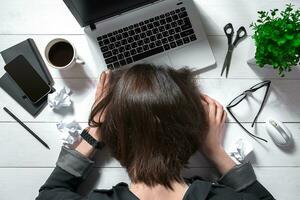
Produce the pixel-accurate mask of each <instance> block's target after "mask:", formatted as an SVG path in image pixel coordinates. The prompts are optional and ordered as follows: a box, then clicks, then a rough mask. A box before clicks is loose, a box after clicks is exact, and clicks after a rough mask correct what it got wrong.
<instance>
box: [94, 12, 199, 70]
mask: <svg viewBox="0 0 300 200" xmlns="http://www.w3.org/2000/svg"><path fill="white" fill-rule="evenodd" d="M195 40H197V37H196V35H195V33H194V30H193V27H192V24H191V22H190V19H189V17H188V13H187V12H186V9H185V8H184V7H182V8H180V9H176V10H173V11H171V12H167V13H165V14H162V15H159V16H156V17H153V18H150V19H147V20H145V21H141V22H139V23H136V24H133V25H130V26H127V27H125V28H122V29H119V30H116V31H113V32H110V33H108V34H105V35H101V36H99V37H98V38H97V41H98V44H99V46H100V49H101V51H102V53H103V56H104V58H105V62H106V64H107V67H108V68H109V69H114V68H118V67H120V66H123V65H126V64H130V63H133V62H136V61H139V60H142V59H144V58H147V57H149V56H152V55H155V54H159V53H162V52H164V51H168V50H170V49H173V48H176V47H179V46H182V45H184V44H188V43H190V42H192V41H195Z"/></svg>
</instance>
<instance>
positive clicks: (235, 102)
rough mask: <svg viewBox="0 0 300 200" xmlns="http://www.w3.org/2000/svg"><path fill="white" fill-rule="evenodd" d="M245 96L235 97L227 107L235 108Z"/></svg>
mask: <svg viewBox="0 0 300 200" xmlns="http://www.w3.org/2000/svg"><path fill="white" fill-rule="evenodd" d="M245 96H246V94H241V95H240V96H238V97H236V98H235V99H233V100H232V102H230V104H229V105H228V106H235V105H237V104H238V103H240V102H241V101H242V100H243V99H244V98H245Z"/></svg>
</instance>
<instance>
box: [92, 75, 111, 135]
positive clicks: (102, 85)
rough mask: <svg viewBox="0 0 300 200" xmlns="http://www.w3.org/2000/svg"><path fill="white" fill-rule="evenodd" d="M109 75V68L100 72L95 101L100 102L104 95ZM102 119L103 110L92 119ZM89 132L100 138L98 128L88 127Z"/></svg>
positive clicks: (101, 120) (102, 120) (103, 115)
mask: <svg viewBox="0 0 300 200" xmlns="http://www.w3.org/2000/svg"><path fill="white" fill-rule="evenodd" d="M110 76H111V71H110V70H106V71H104V72H102V73H101V76H100V79H99V82H98V84H97V89H96V93H95V103H98V102H100V101H101V100H102V99H103V98H104V97H106V95H107V90H108V83H109V79H110ZM104 119H105V110H104V111H101V112H99V113H98V114H97V115H95V117H94V120H95V121H96V122H98V121H99V122H100V123H102V122H104ZM89 133H90V134H91V135H92V136H93V137H94V138H95V139H98V140H101V133H100V130H99V129H98V128H95V127H90V128H89Z"/></svg>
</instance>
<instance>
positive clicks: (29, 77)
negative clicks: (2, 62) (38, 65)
mask: <svg viewBox="0 0 300 200" xmlns="http://www.w3.org/2000/svg"><path fill="white" fill-rule="evenodd" d="M4 69H5V71H6V72H7V73H8V74H9V75H10V76H11V77H12V79H14V81H15V82H16V83H17V84H18V86H19V87H20V88H21V89H22V90H23V92H24V93H25V94H26V96H27V97H28V98H29V99H30V100H31V101H32V102H34V103H36V102H38V101H39V100H40V99H41V98H43V97H44V96H45V95H47V94H48V93H49V92H50V91H51V88H50V86H49V85H48V84H47V83H46V82H45V81H44V80H43V79H42V78H41V77H40V75H39V74H38V73H37V72H36V71H35V69H34V68H33V67H32V66H31V65H30V63H29V62H28V61H27V60H26V58H25V57H24V56H22V55H20V56H18V57H16V58H15V59H14V60H12V61H11V62H10V63H8V64H7V65H6V66H5V67H4Z"/></svg>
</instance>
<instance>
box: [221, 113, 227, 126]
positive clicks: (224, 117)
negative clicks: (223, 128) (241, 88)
mask: <svg viewBox="0 0 300 200" xmlns="http://www.w3.org/2000/svg"><path fill="white" fill-rule="evenodd" d="M226 118H227V112H226V111H225V110H224V113H223V117H222V123H223V124H225V121H226Z"/></svg>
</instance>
